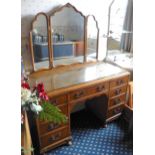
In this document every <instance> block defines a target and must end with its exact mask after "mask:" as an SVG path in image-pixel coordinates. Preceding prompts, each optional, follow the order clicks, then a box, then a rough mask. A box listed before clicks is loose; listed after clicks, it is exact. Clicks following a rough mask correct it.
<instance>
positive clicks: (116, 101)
mask: <svg viewBox="0 0 155 155" xmlns="http://www.w3.org/2000/svg"><path fill="white" fill-rule="evenodd" d="M125 99H126V98H125V95H121V96H119V97H115V98H113V99H110V101H109V108H110V107H112V106H116V105H119V104H121V103H123V102H125Z"/></svg>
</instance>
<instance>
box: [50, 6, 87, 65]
mask: <svg viewBox="0 0 155 155" xmlns="http://www.w3.org/2000/svg"><path fill="white" fill-rule="evenodd" d="M84 19H85V18H84V16H83V15H82V13H81V12H78V11H77V10H76V9H75V8H74V7H73V6H72V5H70V4H67V5H65V6H63V7H61V8H59V9H58V10H56V11H55V12H53V13H52V15H51V16H50V26H51V31H52V33H51V42H52V43H51V45H52V51H53V63H54V66H55V67H56V66H61V65H70V64H75V63H83V62H84V32H85V31H84V21H85V20H84Z"/></svg>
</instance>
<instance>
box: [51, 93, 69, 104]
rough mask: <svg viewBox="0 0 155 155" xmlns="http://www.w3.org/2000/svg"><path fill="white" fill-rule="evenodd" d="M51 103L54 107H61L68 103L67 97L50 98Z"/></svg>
mask: <svg viewBox="0 0 155 155" xmlns="http://www.w3.org/2000/svg"><path fill="white" fill-rule="evenodd" d="M49 101H50V102H51V103H52V104H54V105H61V104H65V103H67V95H60V96H56V97H49Z"/></svg>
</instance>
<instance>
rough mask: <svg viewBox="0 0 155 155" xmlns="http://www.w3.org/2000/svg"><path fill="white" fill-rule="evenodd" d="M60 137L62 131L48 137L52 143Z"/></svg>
mask: <svg viewBox="0 0 155 155" xmlns="http://www.w3.org/2000/svg"><path fill="white" fill-rule="evenodd" d="M60 138H61V132H59V133H58V134H56V135H53V136H51V137H50V138H48V142H49V143H52V142H54V141H56V140H58V139H60Z"/></svg>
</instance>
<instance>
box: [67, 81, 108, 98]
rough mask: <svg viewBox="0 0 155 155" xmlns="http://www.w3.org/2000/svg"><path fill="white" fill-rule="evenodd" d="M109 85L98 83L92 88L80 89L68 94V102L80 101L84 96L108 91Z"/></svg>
mask: <svg viewBox="0 0 155 155" xmlns="http://www.w3.org/2000/svg"><path fill="white" fill-rule="evenodd" d="M108 89H109V83H108V82H106V83H100V84H97V85H95V86H92V87H87V88H83V89H82V88H81V89H80V90H76V91H73V92H71V93H70V100H76V99H80V98H82V97H85V96H90V95H94V93H100V92H105V91H108Z"/></svg>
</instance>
